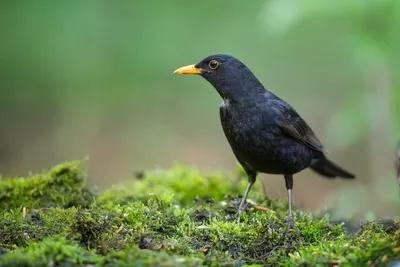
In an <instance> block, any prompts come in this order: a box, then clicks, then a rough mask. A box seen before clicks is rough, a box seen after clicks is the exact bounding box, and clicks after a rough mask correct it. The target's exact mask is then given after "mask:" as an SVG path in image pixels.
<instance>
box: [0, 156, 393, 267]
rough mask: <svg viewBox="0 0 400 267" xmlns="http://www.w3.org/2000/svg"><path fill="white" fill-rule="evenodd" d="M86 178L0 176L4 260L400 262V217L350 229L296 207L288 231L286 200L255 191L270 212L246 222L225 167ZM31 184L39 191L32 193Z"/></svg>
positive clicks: (255, 213)
mask: <svg viewBox="0 0 400 267" xmlns="http://www.w3.org/2000/svg"><path fill="white" fill-rule="evenodd" d="M84 177H85V176H84V175H83V172H82V171H81V169H80V164H79V163H77V162H75V163H67V164H63V165H60V166H57V167H55V168H54V169H53V170H51V171H50V172H48V173H44V174H41V175H33V176H30V177H28V178H26V179H25V180H24V179H19V180H17V181H12V180H11V179H4V180H2V181H1V183H3V184H2V186H3V187H2V188H6V189H7V192H8V195H7V196H8V197H7V198H3V199H2V200H3V201H5V202H4V203H3V202H2V203H1V204H0V205H2V210H1V211H0V215H1V216H0V266H246V265H253V266H333V265H338V264H340V265H341V266H371V265H374V266H385V264H387V263H389V262H390V261H393V260H395V259H400V254H399V253H400V230H399V229H400V224H399V222H397V223H395V224H393V225H392V226H391V227H389V228H387V229H383V228H382V227H381V226H380V225H378V224H376V223H368V224H366V225H364V226H363V227H362V228H361V229H360V230H359V231H357V232H356V233H355V234H349V233H347V232H346V231H345V229H344V228H343V227H342V226H341V225H340V224H337V223H332V222H330V221H329V220H328V217H327V216H325V217H323V218H317V217H316V216H315V215H312V214H311V213H308V212H304V211H302V210H296V212H295V218H294V219H295V229H293V230H291V231H290V232H287V230H286V227H285V219H286V216H287V203H286V202H285V200H272V199H265V198H262V196H261V195H260V194H259V193H258V192H257V190H255V192H254V193H253V194H254V195H253V197H254V198H255V199H256V200H257V201H258V202H259V203H258V204H259V205H262V206H265V207H268V208H269V210H268V211H265V210H258V209H257V208H256V207H254V206H250V207H249V208H248V209H247V211H246V212H244V213H242V215H241V216H242V217H241V218H242V219H241V223H239V224H238V223H237V221H236V217H235V214H236V211H237V206H238V205H239V202H240V195H241V193H242V191H243V190H244V188H245V186H246V181H245V180H244V181H243V182H240V183H239V185H234V183H232V180H230V179H229V177H227V176H224V175H222V174H213V175H204V174H201V173H200V172H199V171H198V170H195V169H192V168H189V167H185V166H182V165H175V166H173V167H172V168H171V169H168V170H164V171H158V172H147V173H145V175H144V177H143V179H142V180H140V181H136V182H132V184H131V185H129V183H128V184H125V185H124V186H121V187H115V188H113V189H110V190H106V191H104V192H102V193H100V194H96V193H93V192H91V191H90V190H89V189H87V187H86V185H85V180H84ZM39 181H40V182H41V183H42V186H39V184H40V183H39ZM179 181H184V182H183V184H184V186H181V185H180V184H179ZM191 182H192V183H191ZM25 183H26V184H25ZM5 185H6V186H5ZM33 188H35V190H38V188H39V189H40V190H38V191H37V192H38V193H36V194H26V192H30V190H33ZM57 188H60V190H59V191H57ZM196 188H197V190H195V189H196ZM10 192H12V193H10ZM48 194H53V195H52V196H48ZM13 197H15V199H14V198H13ZM21 206H24V207H26V208H25V213H22V212H21Z"/></svg>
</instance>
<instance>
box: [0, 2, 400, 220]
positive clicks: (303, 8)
mask: <svg viewBox="0 0 400 267" xmlns="http://www.w3.org/2000/svg"><path fill="white" fill-rule="evenodd" d="M398 25H400V2H399V1H396V0H380V1H372V0H365V1H357V0H340V1H330V0H319V1H314V0H269V1H265V0H253V1H232V0H229V1H209V0H203V1H176V0H175V1H172V0H171V1H94V0H93V1H77V0H72V1H2V2H1V3H0V33H1V34H0V173H1V174H2V175H3V176H21V175H26V174H27V173H29V172H30V171H32V172H36V171H41V170H42V169H45V168H49V167H50V166H51V165H53V164H57V163H59V162H62V161H65V160H70V159H81V158H84V157H85V156H89V161H88V166H89V177H88V179H89V183H90V184H91V185H95V186H98V187H100V188H104V187H107V186H110V185H111V184H115V183H118V182H119V181H122V180H126V179H134V172H135V171H139V170H144V169H152V168H158V167H162V168H167V167H169V166H171V165H172V164H174V162H179V163H184V164H190V165H193V166H198V167H199V168H200V169H202V170H204V171H213V170H223V171H225V172H226V173H233V172H234V170H235V166H236V160H235V158H234V156H233V154H232V152H231V150H230V148H229V146H228V143H227V141H226V140H225V137H224V135H223V132H222V129H221V126H220V122H219V113H218V108H219V104H220V102H221V99H220V98H219V96H218V94H217V93H216V92H215V90H214V89H213V88H212V87H211V85H209V84H208V83H207V82H206V81H205V80H203V79H201V78H200V77H195V76H178V75H173V74H172V73H173V71H174V70H175V69H176V68H178V67H181V66H183V65H187V64H193V63H197V62H198V61H200V60H201V59H202V58H204V57H205V56H208V55H209V54H214V53H227V54H231V55H234V56H236V57H237V58H239V59H241V60H242V61H243V62H244V63H245V64H247V65H248V66H249V67H250V68H251V69H252V70H253V72H254V73H255V74H256V75H257V76H258V78H259V79H260V80H261V81H262V82H263V83H264V85H265V86H266V87H267V88H268V89H270V90H271V91H273V92H274V93H275V94H277V95H278V96H280V97H281V98H283V99H284V100H286V101H288V102H289V103H290V104H291V105H292V106H294V107H295V108H296V109H297V111H298V112H299V113H300V114H301V115H302V116H303V117H304V118H305V119H306V120H307V122H308V123H309V124H310V125H311V126H312V127H313V129H314V130H315V132H316V133H317V135H318V136H319V138H320V139H321V141H322V142H323V143H324V145H325V146H326V148H327V150H328V151H329V156H330V158H331V159H333V160H334V161H335V162H337V163H339V164H340V165H342V166H343V167H344V168H346V169H348V170H350V171H352V172H354V173H356V174H357V180H356V181H354V182H348V181H340V180H337V181H330V180H326V179H321V178H320V177H319V176H318V175H316V174H314V173H313V172H311V171H308V170H306V171H303V172H302V173H300V174H298V175H297V176H296V179H295V187H294V188H295V190H294V202H295V203H296V204H297V205H304V206H305V207H308V208H310V209H314V210H315V209H323V208H324V207H325V206H327V207H333V208H335V211H336V213H337V214H340V215H346V216H356V217H357V216H358V217H360V216H361V217H362V216H366V217H368V216H369V217H371V216H372V217H374V216H394V215H399V213H400V206H399V204H400V191H399V186H398V184H397V181H396V177H395V174H394V160H395V154H396V153H395V147H396V143H397V141H398V139H400V75H399V71H400V52H399V47H400V27H398ZM259 180H264V185H265V189H266V192H267V193H268V196H274V197H286V190H285V187H284V182H283V179H282V177H279V176H271V175H265V174H264V175H261V176H260V179H259ZM358 217H357V218H358Z"/></svg>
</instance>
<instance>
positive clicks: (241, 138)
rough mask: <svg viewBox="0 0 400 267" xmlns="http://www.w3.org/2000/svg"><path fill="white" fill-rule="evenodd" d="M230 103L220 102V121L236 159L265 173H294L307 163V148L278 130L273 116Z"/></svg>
mask: <svg viewBox="0 0 400 267" xmlns="http://www.w3.org/2000/svg"><path fill="white" fill-rule="evenodd" d="M232 107H233V105H231V106H221V109H220V115H221V124H222V128H223V130H224V133H225V136H226V138H227V140H228V142H229V144H230V146H231V148H232V150H233V152H234V154H235V156H236V157H237V159H238V160H239V161H241V160H242V161H245V162H246V163H248V164H249V165H251V166H252V167H253V168H254V169H255V170H257V171H261V172H267V173H295V172H297V171H300V170H301V169H303V168H304V167H306V166H308V165H309V164H310V162H311V160H312V158H311V153H310V150H309V149H307V148H306V147H305V146H304V145H302V144H300V143H298V142H296V141H294V140H293V139H291V138H288V137H287V136H286V135H285V134H284V133H282V131H281V130H280V129H279V128H278V126H277V125H276V123H275V121H274V117H270V116H262V113H257V112H252V111H251V110H250V111H246V110H235V109H233V108H232ZM260 114H261V115H260Z"/></svg>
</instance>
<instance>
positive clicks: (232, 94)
mask: <svg viewBox="0 0 400 267" xmlns="http://www.w3.org/2000/svg"><path fill="white" fill-rule="evenodd" d="M216 90H217V92H218V93H219V95H220V96H221V97H222V99H223V100H224V101H226V102H229V103H240V102H243V101H245V102H248V101H247V100H249V99H253V100H254V99H257V98H258V95H260V94H265V92H266V89H265V88H264V86H263V85H262V84H261V83H260V82H258V80H257V82H252V83H250V84H249V83H241V82H237V83H231V84H224V85H223V86H221V87H219V88H216Z"/></svg>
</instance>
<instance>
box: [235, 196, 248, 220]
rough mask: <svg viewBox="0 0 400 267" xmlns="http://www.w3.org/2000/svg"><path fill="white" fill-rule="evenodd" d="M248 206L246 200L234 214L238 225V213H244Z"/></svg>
mask: <svg viewBox="0 0 400 267" xmlns="http://www.w3.org/2000/svg"><path fill="white" fill-rule="evenodd" d="M248 205H249V203H248V202H247V201H246V200H245V201H242V202H241V203H240V205H239V208H238V211H237V212H236V217H237V221H238V223H240V213H242V211H245V210H246V208H247V206H248Z"/></svg>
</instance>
